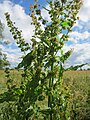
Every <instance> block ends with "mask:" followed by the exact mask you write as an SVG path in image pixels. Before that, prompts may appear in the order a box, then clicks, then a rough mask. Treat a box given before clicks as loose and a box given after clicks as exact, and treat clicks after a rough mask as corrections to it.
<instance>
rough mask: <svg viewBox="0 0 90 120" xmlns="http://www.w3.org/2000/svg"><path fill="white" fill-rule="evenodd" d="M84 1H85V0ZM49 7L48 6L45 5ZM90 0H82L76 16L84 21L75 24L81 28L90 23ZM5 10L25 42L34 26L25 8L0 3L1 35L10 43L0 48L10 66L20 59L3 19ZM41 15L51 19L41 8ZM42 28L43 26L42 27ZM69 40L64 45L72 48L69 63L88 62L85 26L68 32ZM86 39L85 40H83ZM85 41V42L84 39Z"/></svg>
mask: <svg viewBox="0 0 90 120" xmlns="http://www.w3.org/2000/svg"><path fill="white" fill-rule="evenodd" d="M85 1H86V2H85ZM47 8H48V9H49V6H47ZM89 11H90V0H84V5H83V7H82V8H81V10H80V12H79V14H78V16H80V20H81V21H83V22H85V24H83V25H82V24H79V22H77V24H76V25H75V26H78V28H81V29H82V28H83V27H84V26H85V25H87V27H88V25H89V26H90V23H88V21H89V20H90V13H89ZM5 12H9V13H10V15H11V19H12V21H15V23H16V26H17V27H18V28H19V29H20V30H22V34H23V36H24V38H25V40H26V42H30V37H31V36H32V35H33V29H34V27H33V26H31V24H30V23H31V18H30V17H29V16H28V15H27V14H26V13H25V10H24V8H23V7H21V6H20V5H18V4H13V3H12V2H10V1H9V0H6V1H4V2H2V3H0V19H1V21H2V22H3V23H4V24H5V30H4V32H3V35H4V36H5V38H4V40H9V41H10V42H11V43H10V45H8V47H6V46H3V45H0V48H2V50H3V52H4V53H6V54H7V57H8V60H9V61H10V62H11V64H12V66H15V65H16V64H17V63H19V62H20V60H21V59H19V57H21V55H22V54H21V52H20V50H19V49H17V48H16V47H14V48H13V45H14V44H15V41H14V40H13V38H12V35H11V33H10V32H9V28H8V27H7V25H6V20H5V15H4V13H5ZM42 15H43V17H44V18H45V19H47V20H48V21H51V19H50V17H49V15H48V12H46V10H44V9H42ZM42 28H43V27H42ZM70 37H71V38H70V41H72V42H73V44H72V45H65V48H64V49H65V50H66V51H67V50H69V49H70V48H74V52H73V54H72V55H71V57H70V58H69V60H68V61H67V62H68V64H69V65H73V64H74V65H76V64H82V63H87V62H90V55H89V53H90V42H89V41H87V39H88V38H89V37H90V33H89V31H87V28H86V27H85V31H83V32H82V33H81V32H78V31H74V32H72V33H70ZM85 39H86V40H85ZM80 40H81V41H82V44H80V43H79V41H80ZM84 40H85V41H86V42H85V41H84Z"/></svg>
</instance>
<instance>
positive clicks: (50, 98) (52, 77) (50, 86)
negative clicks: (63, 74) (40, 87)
mask: <svg viewBox="0 0 90 120" xmlns="http://www.w3.org/2000/svg"><path fill="white" fill-rule="evenodd" d="M53 66H54V63H53V62H52V65H51V72H53ZM53 80H54V76H53V74H52V75H51V77H50V80H49V89H50V95H49V96H48V107H50V108H51V111H50V120H53V118H52V116H53V114H52V100H53V95H52V91H53Z"/></svg>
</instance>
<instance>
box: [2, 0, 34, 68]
mask: <svg viewBox="0 0 90 120" xmlns="http://www.w3.org/2000/svg"><path fill="white" fill-rule="evenodd" d="M5 12H8V13H9V14H10V16H11V20H12V21H14V22H15V23H16V24H15V26H16V27H18V28H19V29H20V30H22V36H23V37H24V38H25V41H26V42H30V38H31V36H32V35H33V29H34V26H32V25H31V17H29V16H28V15H27V14H26V13H25V10H24V8H23V7H21V6H20V5H18V4H13V3H12V2H10V1H3V2H1V3H0V20H1V21H2V23H4V25H5V29H4V31H3V35H4V37H5V38H4V40H6V41H7V40H8V41H10V42H11V43H10V45H8V46H7V47H6V46H0V48H2V51H3V52H4V53H6V54H7V57H8V60H10V62H11V63H12V64H13V65H14V64H15V65H16V63H17V62H18V63H19V60H18V58H19V56H21V52H20V49H18V48H17V47H15V45H16V44H15V41H14V40H13V37H12V34H11V33H10V31H9V28H8V27H7V22H6V19H5V15H4V14H5ZM13 45H14V48H13ZM15 65H14V66H15Z"/></svg>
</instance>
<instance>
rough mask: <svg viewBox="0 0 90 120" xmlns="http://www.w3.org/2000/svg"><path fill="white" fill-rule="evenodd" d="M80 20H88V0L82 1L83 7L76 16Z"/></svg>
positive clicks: (89, 5) (89, 3)
mask: <svg viewBox="0 0 90 120" xmlns="http://www.w3.org/2000/svg"><path fill="white" fill-rule="evenodd" d="M78 15H79V16H80V20H82V21H84V22H88V21H89V20H90V0H83V6H82V7H81V10H80V12H79V14H78Z"/></svg>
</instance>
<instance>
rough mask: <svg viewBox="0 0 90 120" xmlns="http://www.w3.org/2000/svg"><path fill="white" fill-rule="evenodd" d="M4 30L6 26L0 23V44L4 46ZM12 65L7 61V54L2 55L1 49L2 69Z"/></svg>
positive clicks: (0, 50) (0, 61)
mask: <svg viewBox="0 0 90 120" xmlns="http://www.w3.org/2000/svg"><path fill="white" fill-rule="evenodd" d="M3 30H4V24H2V22H1V21H0V44H3V41H2V39H3V38H4V36H3V34H2V32H3ZM8 65H10V64H9V61H8V60H7V57H6V54H3V53H2V49H0V69H3V68H5V67H6V66H8Z"/></svg>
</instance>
